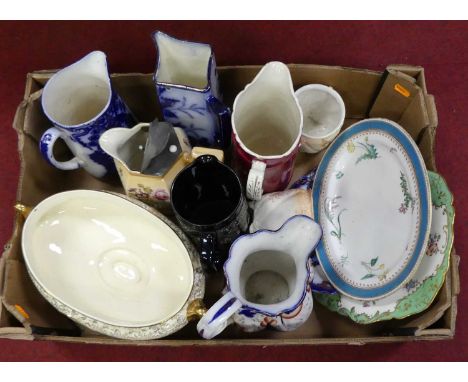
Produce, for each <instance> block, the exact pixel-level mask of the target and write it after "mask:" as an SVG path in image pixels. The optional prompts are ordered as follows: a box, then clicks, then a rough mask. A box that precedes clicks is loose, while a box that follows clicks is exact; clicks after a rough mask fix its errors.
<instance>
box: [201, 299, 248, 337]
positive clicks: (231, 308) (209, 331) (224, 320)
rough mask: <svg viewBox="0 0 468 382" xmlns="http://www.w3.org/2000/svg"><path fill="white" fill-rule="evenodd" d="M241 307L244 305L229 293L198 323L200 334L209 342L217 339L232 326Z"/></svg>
mask: <svg viewBox="0 0 468 382" xmlns="http://www.w3.org/2000/svg"><path fill="white" fill-rule="evenodd" d="M241 307H242V303H241V302H240V301H239V300H238V299H237V297H236V296H234V294H233V293H232V292H230V291H228V292H227V293H226V294H225V295H224V296H223V297H221V298H220V299H219V300H218V301H217V302H216V303H215V304H214V305H213V306H212V307H211V308H210V309H208V312H206V314H205V315H204V316H203V317H202V318H201V320H200V321H198V324H197V331H198V334H200V336H202V337H203V338H205V339H207V340H209V339H212V338H213V337H216V336H217V335H218V334H219V333H221V332H222V331H223V330H224V329H226V327H227V326H228V325H229V324H231V320H230V318H231V316H232V315H233V314H234V313H236V312H237V311H238V310H239V309H240V308H241Z"/></svg>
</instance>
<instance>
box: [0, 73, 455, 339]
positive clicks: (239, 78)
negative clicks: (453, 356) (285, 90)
mask: <svg viewBox="0 0 468 382" xmlns="http://www.w3.org/2000/svg"><path fill="white" fill-rule="evenodd" d="M289 67H290V70H291V74H292V77H293V81H294V86H295V88H296V89H297V88H299V87H301V86H303V85H306V84H310V83H321V84H326V85H330V86H333V87H334V88H335V89H336V90H337V91H338V92H339V93H340V94H341V95H342V97H343V99H344V102H345V104H346V111H347V116H346V117H347V118H346V121H345V126H344V128H346V127H347V126H349V125H350V124H352V123H354V122H356V121H358V120H361V119H363V118H366V117H385V118H389V119H392V120H394V121H396V122H398V123H399V124H401V125H402V126H403V127H404V128H405V129H406V130H407V131H408V132H409V133H410V134H411V136H412V137H413V139H414V140H415V141H416V142H417V144H418V146H419V148H420V149H421V152H422V154H423V157H424V160H425V162H426V165H427V168H428V169H429V170H432V171H436V165H435V158H434V139H435V132H436V128H437V123H438V121H437V111H436V108H435V103H434V97H433V96H432V95H429V94H428V93H427V89H426V84H425V79H424V70H423V69H422V68H420V67H413V66H402V65H392V66H389V67H388V68H387V70H386V71H385V72H384V73H381V72H375V71H369V70H360V69H351V68H342V67H330V66H318V65H289ZM259 69H260V67H259V66H234V67H221V68H219V76H220V84H221V88H222V90H223V93H224V98H225V101H226V103H227V104H229V105H232V103H233V100H234V98H235V96H236V95H237V93H238V92H239V91H241V90H242V89H243V88H244V86H245V85H246V84H247V83H249V82H250V81H251V80H252V79H253V78H254V76H255V74H256V73H257V72H258V70H259ZM53 73H54V71H39V72H34V73H30V74H28V77H27V82H26V91H25V95H24V100H23V101H22V102H21V104H20V105H19V107H18V110H17V113H16V116H15V120H14V128H15V129H16V131H17V132H18V142H19V144H18V149H19V155H20V158H21V173H20V179H19V184H18V194H17V200H18V201H19V202H21V203H23V204H25V205H28V206H34V205H36V204H37V203H39V202H40V201H41V200H43V199H44V198H46V197H48V196H49V195H52V194H54V193H57V192H60V191H65V190H71V189H79V188H81V189H98V190H99V189H103V190H113V191H118V192H123V190H122V187H121V185H120V183H119V181H118V179H116V181H115V183H113V184H110V183H104V182H102V181H100V180H97V179H94V178H92V177H91V176H89V175H88V174H87V173H86V172H84V171H83V170H76V171H68V172H67V171H60V170H57V169H55V168H53V167H51V166H50V165H48V164H47V163H46V162H45V161H44V160H43V159H42V157H41V155H40V152H39V149H38V141H39V138H40V137H41V135H42V133H43V132H44V131H45V130H46V129H47V128H48V127H50V122H49V121H48V120H47V118H46V117H45V116H44V114H43V112H42V109H41V106H40V96H41V91H42V90H41V89H42V87H43V86H44V84H45V83H46V81H47V80H48V79H49V78H50V77H51V75H52V74H53ZM112 82H113V85H114V86H115V88H116V89H117V91H118V92H119V93H120V94H121V95H122V97H123V98H124V100H125V101H126V102H127V104H128V105H129V107H130V108H131V109H132V111H133V112H134V113H135V115H136V116H137V117H138V118H139V119H140V120H141V121H151V120H152V119H153V118H154V117H155V116H157V115H159V114H160V111H159V109H158V102H157V97H156V91H155V88H154V84H153V81H152V75H150V74H115V75H113V76H112ZM67 155H69V154H68V150H67V148H66V147H65V146H61V147H58V150H57V156H59V157H60V156H63V158H62V159H64V158H65V157H66V156H67ZM320 158H321V154H320V153H319V154H316V155H309V154H300V155H299V157H298V160H297V164H296V169H295V173H294V176H293V181H294V180H295V179H297V178H298V177H299V176H300V175H302V174H304V173H306V172H308V171H309V170H311V169H313V168H314V167H316V166H317V165H318V163H319V161H320ZM442 175H443V174H442ZM22 224H23V219H22V217H21V216H20V215H18V216H17V217H16V221H15V228H14V231H13V235H12V237H11V239H10V241H9V242H8V243H7V245H6V246H5V251H4V254H3V256H2V258H1V260H0V295H1V300H0V301H1V303H0V337H3V338H17V339H29V340H56V341H68V342H84V343H105V344H133V345H165V346H180V345H204V346H216V345H262V346H266V345H291V344H343V343H345V344H355V345H356V344H359V345H360V344H365V343H375V342H396V341H414V340H440V339H449V338H452V337H453V336H454V332H455V320H456V312H457V295H458V293H459V278H458V257H457V256H456V255H455V251H454V250H453V251H452V258H451V267H450V270H449V272H448V273H447V278H446V281H445V283H444V285H443V287H442V289H441V290H440V292H439V294H438V295H437V297H436V299H435V300H434V302H433V304H432V305H431V307H430V308H429V309H427V310H426V311H424V312H422V313H420V314H417V315H415V316H412V317H409V318H406V319H402V320H390V321H385V322H380V323H375V324H371V325H359V324H356V323H354V322H352V321H351V320H350V319H348V318H346V317H343V316H340V315H338V314H336V313H332V312H329V311H328V310H327V309H325V308H324V307H322V306H321V305H320V304H318V303H317V304H315V306H314V312H313V313H312V315H311V317H310V319H309V320H308V322H307V323H306V324H304V325H303V326H302V327H301V328H300V329H299V330H297V331H294V332H277V331H273V330H265V331H262V332H259V333H255V334H246V333H243V332H242V331H241V330H240V329H238V328H237V327H235V326H231V327H229V328H228V329H227V330H226V331H225V332H223V334H222V335H221V336H220V337H218V338H217V339H215V340H211V341H206V340H203V339H201V338H200V337H199V336H198V335H197V333H196V330H195V323H191V324H189V325H188V326H187V327H186V328H184V329H183V330H182V331H180V332H178V333H176V334H174V335H173V336H171V337H168V338H165V339H162V340H154V341H140V342H132V341H124V340H117V339H113V338H109V337H105V336H102V335H99V334H96V333H92V332H90V331H89V330H83V331H82V332H81V336H80V330H79V329H78V328H77V326H76V325H75V324H74V323H73V322H71V321H70V320H69V319H68V318H67V317H65V316H63V315H61V314H60V313H58V312H57V311H56V310H55V309H54V308H52V306H51V305H49V304H48V303H47V302H46V301H45V300H44V299H43V298H42V296H41V295H40V294H39V293H38V292H37V290H36V289H35V288H34V286H33V285H32V282H31V280H30V279H29V276H28V274H27V272H26V268H25V264H24V260H23V258H22V253H21V244H20V242H21V229H22ZM222 287H223V277H222V275H216V276H212V275H211V276H209V277H208V279H207V294H206V298H205V301H206V304H207V306H210V305H211V304H212V303H213V302H214V301H216V300H217V298H219V296H220V292H221V289H222Z"/></svg>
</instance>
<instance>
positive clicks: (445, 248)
mask: <svg viewBox="0 0 468 382" xmlns="http://www.w3.org/2000/svg"><path fill="white" fill-rule="evenodd" d="M428 175H429V181H430V186H431V197H432V216H433V218H432V226H431V234H430V237H432V239H433V240H431V239H430V241H429V245H428V252H426V256H424V258H423V260H422V261H421V264H420V265H419V268H418V270H417V272H416V273H415V274H414V276H413V277H412V278H411V279H410V280H409V281H408V282H407V283H406V284H405V285H404V286H403V287H401V288H400V289H397V290H396V291H395V292H393V293H392V294H391V295H389V296H386V297H384V298H382V299H377V300H372V301H361V300H356V299H352V298H350V297H347V296H344V295H341V294H340V293H337V294H322V293H317V292H315V291H314V297H315V298H316V300H317V301H318V302H320V303H321V304H322V305H324V306H326V307H327V308H328V309H330V310H331V311H334V312H337V313H339V314H341V315H344V316H347V317H349V318H350V319H351V320H353V321H355V322H357V323H360V324H370V323H373V322H378V321H384V320H390V319H402V318H405V317H408V316H411V315H413V314H417V313H420V312H422V311H423V310H425V309H427V308H428V307H429V306H430V305H431V303H432V301H433V300H434V298H435V297H436V295H437V293H438V291H439V290H440V288H441V287H442V284H443V282H444V280H445V274H446V272H447V270H448V268H449V264H450V253H451V250H452V244H453V222H454V216H455V210H454V207H453V204H452V203H453V197H452V194H451V193H450V191H449V189H448V187H447V184H446V183H445V181H444V179H443V178H442V177H441V176H440V175H439V174H437V173H434V172H430V171H428ZM431 242H432V244H431ZM316 271H317V270H316Z"/></svg>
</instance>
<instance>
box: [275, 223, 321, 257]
mask: <svg viewBox="0 0 468 382" xmlns="http://www.w3.org/2000/svg"><path fill="white" fill-rule="evenodd" d="M280 230H281V231H282V232H283V233H284V235H285V236H287V237H288V238H290V241H291V243H294V245H293V247H292V249H293V250H292V251H291V255H292V256H294V257H295V258H296V260H298V261H301V262H302V261H303V260H305V259H307V258H308V257H309V256H310V254H311V253H312V252H313V250H314V249H315V247H316V246H317V244H318V242H319V241H320V238H321V237H322V228H321V227H320V225H319V224H317V223H316V222H315V221H314V220H312V219H311V218H310V217H308V216H306V215H295V216H293V217H292V218H290V219H288V220H287V221H286V222H285V223H284V224H283V226H282V227H281V228H280Z"/></svg>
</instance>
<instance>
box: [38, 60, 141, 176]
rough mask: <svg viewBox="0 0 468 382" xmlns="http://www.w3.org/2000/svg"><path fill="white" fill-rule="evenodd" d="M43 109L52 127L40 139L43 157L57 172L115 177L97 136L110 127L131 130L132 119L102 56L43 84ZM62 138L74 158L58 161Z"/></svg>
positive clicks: (65, 69) (66, 69) (78, 63)
mask: <svg viewBox="0 0 468 382" xmlns="http://www.w3.org/2000/svg"><path fill="white" fill-rule="evenodd" d="M41 102H42V109H43V110H44V113H45V115H46V116H47V118H48V119H49V120H50V121H51V122H52V123H53V125H54V127H51V128H50V129H48V130H47V131H46V132H45V133H44V134H43V135H42V137H41V140H40V150H41V153H42V156H43V157H44V158H45V159H46V160H47V161H48V162H49V163H50V164H51V165H52V166H55V167H56V168H58V169H60V170H75V169H78V168H80V167H82V168H84V169H85V170H86V171H87V172H88V173H90V174H91V175H93V176H95V177H97V178H101V177H103V176H104V175H106V174H107V173H108V172H114V171H115V166H114V162H113V159H112V158H111V157H110V156H109V155H107V154H106V153H105V152H104V151H103V150H102V149H101V147H100V146H99V137H100V136H101V134H102V133H103V132H104V131H106V130H107V129H109V128H111V127H116V126H123V127H129V126H133V124H134V122H135V119H134V117H133V115H132V114H131V112H130V110H129V109H128V107H127V106H126V105H125V103H124V102H123V101H122V99H121V98H120V96H119V95H118V94H117V93H116V92H115V90H114V89H113V88H112V86H111V81H110V77H109V73H108V71H107V62H106V55H105V54H104V53H103V52H100V51H95V52H91V53H89V54H88V55H87V56H85V57H83V58H82V59H81V60H79V61H77V62H75V63H74V64H72V65H70V66H68V67H66V68H64V69H62V70H60V71H59V72H57V73H56V74H54V75H53V76H52V78H51V79H50V80H49V81H47V83H46V85H45V87H44V90H43V92H42V99H41ZM59 138H60V139H63V140H64V141H65V143H66V145H67V146H68V148H69V149H70V151H71V152H72V153H73V155H74V157H73V158H72V159H70V160H67V161H59V160H57V159H56V158H55V157H54V153H53V148H54V144H55V142H56V141H57V139H59Z"/></svg>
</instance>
